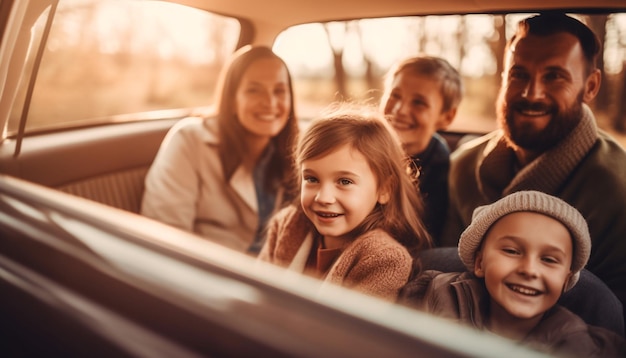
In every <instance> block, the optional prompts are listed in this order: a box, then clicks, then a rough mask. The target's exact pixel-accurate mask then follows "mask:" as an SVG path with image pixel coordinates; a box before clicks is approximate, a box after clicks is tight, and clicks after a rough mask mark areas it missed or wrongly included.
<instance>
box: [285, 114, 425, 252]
mask: <svg viewBox="0 0 626 358" xmlns="http://www.w3.org/2000/svg"><path fill="white" fill-rule="evenodd" d="M344 145H349V146H350V147H351V148H353V149H355V150H358V151H359V152H360V153H361V154H362V155H363V156H364V157H365V158H367V162H368V164H369V166H370V168H371V169H372V172H374V175H375V176H376V179H377V182H378V189H379V190H384V189H386V190H388V192H389V193H390V199H389V201H388V203H386V204H384V205H382V204H376V207H375V208H374V210H372V212H371V213H370V214H369V215H368V216H367V217H366V218H365V219H364V220H363V222H362V223H361V224H360V225H359V226H357V227H356V228H355V229H354V230H353V231H352V232H350V233H349V235H350V236H351V237H357V236H358V235H360V234H362V233H364V232H367V231H370V230H373V229H377V228H380V229H383V230H385V231H386V232H388V233H389V234H390V235H391V236H393V237H394V238H395V239H396V240H397V241H398V242H400V243H401V244H402V245H404V246H405V247H406V248H407V249H408V250H409V252H410V253H411V254H412V255H416V253H417V252H419V251H420V250H421V249H424V248H429V247H430V246H431V238H430V236H429V234H428V232H427V231H426V228H425V226H424V224H423V223H422V220H421V218H422V213H423V211H424V205H423V203H422V198H421V196H420V193H419V189H418V183H417V178H416V177H415V176H412V175H411V174H410V173H411V170H410V167H409V166H410V163H411V161H410V160H409V158H408V157H407V156H406V154H405V152H404V150H403V149H402V146H401V144H400V141H399V140H398V138H397V136H396V133H395V131H394V130H393V128H391V127H390V125H389V124H388V122H387V121H386V120H385V118H384V116H383V115H382V114H380V113H379V112H378V111H376V110H375V109H374V108H370V107H366V106H356V105H346V104H344V105H341V106H339V108H338V109H336V110H334V111H333V112H330V113H329V114H327V115H323V116H322V117H320V118H317V119H316V120H314V121H313V122H311V124H310V125H309V127H308V128H307V130H306V131H305V133H304V134H303V135H302V138H301V139H300V142H299V143H298V146H297V149H296V153H295V163H296V168H297V172H299V170H300V168H301V165H302V163H303V162H304V161H306V160H310V159H316V158H319V157H322V156H324V155H327V154H328V153H330V152H332V151H333V150H336V149H338V148H340V147H342V146H344ZM297 178H298V184H301V182H302V177H301V175H299V173H298V175H297ZM297 207H299V208H300V209H299V210H302V208H301V206H300V205H297Z"/></svg>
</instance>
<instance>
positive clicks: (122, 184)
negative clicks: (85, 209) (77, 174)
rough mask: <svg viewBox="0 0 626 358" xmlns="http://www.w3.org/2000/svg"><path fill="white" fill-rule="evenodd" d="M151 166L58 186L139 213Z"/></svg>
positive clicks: (67, 191)
mask: <svg viewBox="0 0 626 358" xmlns="http://www.w3.org/2000/svg"><path fill="white" fill-rule="evenodd" d="M148 169H149V167H148V166H145V167H139V168H134V169H130V170H126V171H123V172H118V173H113V174H107V175H103V176H98V177H94V178H90V179H86V180H82V181H79V182H75V183H70V184H67V185H63V186H60V187H57V189H58V190H60V191H63V192H65V193H68V194H72V195H76V196H80V197H83V198H86V199H90V200H93V201H97V202H99V203H102V204H106V205H109V206H113V207H115V208H119V209H123V210H127V211H131V212H134V213H139V210H140V208H141V198H142V196H143V189H144V179H145V177H146V173H147V172H148Z"/></svg>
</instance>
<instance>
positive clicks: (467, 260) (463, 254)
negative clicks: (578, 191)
mask: <svg viewBox="0 0 626 358" xmlns="http://www.w3.org/2000/svg"><path fill="white" fill-rule="evenodd" d="M519 211H531V212H536V213H541V214H545V215H548V216H550V217H552V218H554V219H556V220H558V221H560V222H561V223H563V225H565V227H567V228H568V230H569V232H570V234H571V236H572V242H573V251H572V252H573V254H572V268H571V270H572V276H571V278H570V279H569V281H568V282H567V284H566V285H565V290H566V291H567V290H569V289H571V288H572V287H574V285H575V284H576V282H578V278H579V277H580V271H581V270H582V269H583V268H584V267H585V265H586V264H587V260H589V255H590V254H591V238H590V236H589V228H588V226H587V222H586V221H585V218H584V217H583V216H582V215H581V214H580V212H579V211H578V210H576V209H575V208H574V207H572V206H571V205H569V204H568V203H566V202H565V201H563V200H561V199H559V198H557V197H554V196H551V195H548V194H545V193H542V192H539V191H532V190H531V191H519V192H516V193H513V194H510V195H507V196H505V197H503V198H501V199H500V200H498V201H496V202H494V203H492V204H489V205H484V206H479V207H477V208H476V209H475V210H474V213H473V215H472V222H471V224H470V225H469V226H468V227H467V228H466V229H465V231H463V233H462V234H461V238H460V239H459V248H458V250H459V256H460V258H461V261H462V262H463V264H465V267H467V269H468V270H469V271H470V272H474V260H475V256H476V251H478V249H479V248H480V244H481V242H482V240H483V238H484V237H485V234H486V233H487V231H488V230H489V228H490V227H491V226H492V225H493V224H494V223H495V222H496V221H498V219H500V218H501V217H503V216H505V215H507V214H510V213H514V212H519Z"/></svg>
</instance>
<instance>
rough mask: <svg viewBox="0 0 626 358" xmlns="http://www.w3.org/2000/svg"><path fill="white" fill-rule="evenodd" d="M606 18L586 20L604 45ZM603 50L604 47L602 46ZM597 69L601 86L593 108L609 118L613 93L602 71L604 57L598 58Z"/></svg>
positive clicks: (603, 16)
mask: <svg viewBox="0 0 626 358" xmlns="http://www.w3.org/2000/svg"><path fill="white" fill-rule="evenodd" d="M607 20H608V16H607V15H592V16H589V17H588V18H587V22H588V24H589V27H591V29H592V30H593V31H594V32H595V33H596V35H597V36H598V38H599V39H600V42H601V43H602V44H604V42H605V39H606V25H607ZM603 50H604V46H603ZM597 65H598V68H599V69H600V70H602V85H601V86H600V91H599V92H598V95H597V96H596V99H595V101H594V104H593V107H594V109H595V110H597V111H600V112H603V113H606V114H608V115H609V116H610V115H611V113H612V112H613V109H612V108H610V106H611V102H613V101H611V94H612V93H615V91H613V90H611V89H610V85H611V82H610V81H609V78H608V77H607V74H606V71H605V70H604V56H598V64H597Z"/></svg>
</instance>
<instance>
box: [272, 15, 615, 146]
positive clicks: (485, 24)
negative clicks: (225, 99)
mask: <svg viewBox="0 0 626 358" xmlns="http://www.w3.org/2000/svg"><path fill="white" fill-rule="evenodd" d="M529 15H530V14H508V15H488V14H472V15H464V16H462V15H446V16H410V17H395V18H378V19H363V20H351V21H342V22H330V23H313V24H303V25H298V26H294V27H291V28H289V29H287V30H285V31H284V32H282V33H281V34H280V35H279V36H278V38H277V40H276V42H275V46H274V49H275V51H276V52H277V53H278V54H279V55H281V56H282V57H283V58H284V59H285V61H286V62H287V64H288V66H289V68H290V70H291V72H292V75H293V79H294V88H295V94H296V97H297V102H296V103H297V105H298V110H299V112H300V117H301V118H304V119H307V118H311V117H314V116H315V115H316V114H317V113H319V111H320V110H322V109H323V108H324V107H325V106H327V105H328V104H329V103H331V102H332V101H335V100H342V99H349V100H356V101H366V102H371V103H373V104H377V103H378V101H379V100H380V96H381V94H382V88H383V77H384V75H385V73H386V72H387V71H388V70H389V68H390V66H392V64H394V63H395V62H396V61H398V60H401V59H404V58H406V57H410V56H415V55H418V54H423V53H425V54H427V55H433V56H440V57H443V58H445V59H446V60H448V61H449V62H450V63H451V64H452V65H453V66H455V67H456V68H457V69H459V70H460V72H461V75H462V77H463V83H464V87H465V92H464V97H463V101H462V102H461V106H460V108H459V112H458V114H457V116H456V118H455V120H454V122H453V123H452V125H451V126H450V128H449V129H450V130H452V131H455V130H457V131H461V132H486V131H489V130H492V129H494V128H495V127H496V121H495V101H496V98H497V94H498V90H499V87H500V73H501V71H502V54H503V49H504V45H505V42H506V40H508V39H509V38H510V37H511V35H512V34H513V32H514V30H515V25H516V24H517V22H518V21H519V20H520V19H522V18H525V17H527V16H529ZM573 16H576V17H578V18H579V19H581V20H582V21H584V22H586V23H587V24H589V25H590V26H591V27H592V28H593V29H594V31H595V32H596V33H597V34H599V36H600V37H601V38H602V39H603V43H604V47H603V48H604V54H603V56H601V58H600V61H599V67H600V68H601V69H602V70H603V73H604V75H603V76H604V77H603V84H602V87H603V88H602V90H605V91H604V92H601V93H600V94H599V95H598V97H597V98H596V100H595V101H594V103H592V106H594V113H596V115H597V117H598V122H599V124H600V127H602V128H604V129H608V130H609V131H611V132H616V131H617V132H618V133H613V134H617V135H619V130H618V129H616V128H617V127H619V125H620V124H619V123H620V121H621V126H622V128H623V129H622V130H623V131H624V132H625V133H626V130H625V129H626V118H624V117H623V116H620V115H619V113H623V111H622V112H620V110H619V109H617V107H616V106H615V101H616V99H615V93H626V85H624V83H626V82H625V81H624V80H623V78H624V72H625V71H624V68H623V67H624V63H626V62H625V61H626V41H624V38H625V36H626V14H624V13H617V14H598V15H584V14H573ZM611 93H613V94H611ZM611 101H612V102H611ZM616 126H617V127H616ZM622 136H624V135H622ZM625 142H626V141H625Z"/></svg>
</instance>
